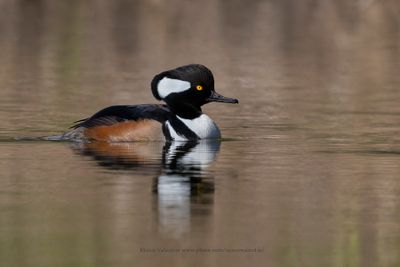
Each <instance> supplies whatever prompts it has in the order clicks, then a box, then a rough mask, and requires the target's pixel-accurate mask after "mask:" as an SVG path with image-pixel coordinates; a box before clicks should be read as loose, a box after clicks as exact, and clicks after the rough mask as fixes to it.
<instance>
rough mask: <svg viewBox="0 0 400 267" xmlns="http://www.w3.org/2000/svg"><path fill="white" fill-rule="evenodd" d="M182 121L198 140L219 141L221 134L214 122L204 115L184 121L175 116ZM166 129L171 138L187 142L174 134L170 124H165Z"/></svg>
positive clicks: (182, 137)
mask: <svg viewBox="0 0 400 267" xmlns="http://www.w3.org/2000/svg"><path fill="white" fill-rule="evenodd" d="M176 117H177V118H178V119H179V120H180V121H182V122H183V123H184V124H185V125H186V126H187V127H188V128H189V129H190V130H191V131H192V132H194V133H195V134H196V135H197V136H198V137H199V138H200V139H219V138H221V132H220V131H219V129H218V126H217V125H216V124H215V122H214V121H213V120H212V119H211V118H210V117H208V116H207V115H206V114H201V115H200V116H199V117H197V118H195V119H192V120H191V119H184V118H181V117H179V116H176ZM167 127H168V129H169V131H170V134H171V137H172V139H174V140H177V141H185V140H187V139H186V138H185V137H184V136H180V135H178V134H177V133H176V131H175V130H174V128H172V126H171V124H170V123H169V122H167Z"/></svg>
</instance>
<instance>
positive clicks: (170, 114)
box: [62, 64, 239, 142]
mask: <svg viewBox="0 0 400 267" xmlns="http://www.w3.org/2000/svg"><path fill="white" fill-rule="evenodd" d="M151 91H152V94H153V96H154V98H155V99H157V100H159V101H162V102H164V103H160V104H138V105H115V106H110V107H107V108H104V109H102V110H100V111H98V112H96V113H95V114H94V115H92V116H90V117H88V118H85V119H82V120H79V121H76V122H74V125H73V126H72V127H71V128H70V130H69V131H67V132H66V133H64V134H63V135H62V139H63V140H74V141H76V140H80V141H105V142H131V141H153V140H165V141H195V140H202V139H220V138H221V131H220V129H219V128H218V126H217V124H216V123H215V122H214V121H213V120H212V119H211V118H210V117H209V116H208V115H206V114H204V113H203V111H202V106H203V105H205V104H208V103H211V102H219V103H232V104H237V103H239V101H238V99H236V98H229V97H225V96H223V95H221V94H219V93H217V92H216V91H215V87H214V76H213V73H212V72H211V70H210V69H208V68H207V67H206V66H204V65H201V64H189V65H185V66H180V67H177V68H175V69H170V70H167V71H163V72H161V73H159V74H157V75H155V76H154V78H153V79H152V81H151Z"/></svg>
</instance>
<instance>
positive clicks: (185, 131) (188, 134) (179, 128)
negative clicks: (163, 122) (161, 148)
mask: <svg viewBox="0 0 400 267" xmlns="http://www.w3.org/2000/svg"><path fill="white" fill-rule="evenodd" d="M168 122H169V123H170V125H171V126H172V128H174V130H175V132H176V133H177V134H178V135H180V136H183V137H185V138H186V139H188V140H199V139H200V138H199V137H198V136H197V134H195V133H194V132H193V131H192V130H190V129H189V127H187V126H186V124H184V123H183V122H182V121H181V120H180V119H178V118H177V117H176V116H171V117H170V118H169V119H168ZM168 134H169V137H170V138H171V134H170V133H169V131H168Z"/></svg>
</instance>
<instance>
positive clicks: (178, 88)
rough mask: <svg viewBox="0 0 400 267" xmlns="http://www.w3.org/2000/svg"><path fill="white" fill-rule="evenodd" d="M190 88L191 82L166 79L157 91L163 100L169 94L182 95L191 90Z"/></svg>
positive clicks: (159, 84) (161, 82)
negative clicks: (181, 93)
mask: <svg viewBox="0 0 400 267" xmlns="http://www.w3.org/2000/svg"><path fill="white" fill-rule="evenodd" d="M190 87H191V84H190V82H187V81H182V80H178V79H171V78H168V77H164V78H162V79H161V80H160V81H159V82H158V85H157V90H158V95H159V96H160V97H161V98H166V97H167V96H168V95H169V94H172V93H180V92H183V91H186V90H188V89H190Z"/></svg>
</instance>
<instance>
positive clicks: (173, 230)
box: [72, 140, 220, 237]
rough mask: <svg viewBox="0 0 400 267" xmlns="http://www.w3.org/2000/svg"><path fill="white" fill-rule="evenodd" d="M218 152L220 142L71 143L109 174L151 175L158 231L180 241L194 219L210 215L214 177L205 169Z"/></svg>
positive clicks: (75, 149) (78, 151)
mask: <svg viewBox="0 0 400 267" xmlns="http://www.w3.org/2000/svg"><path fill="white" fill-rule="evenodd" d="M219 148H220V141H219V140H200V141H188V142H167V143H165V144H164V147H163V148H162V157H161V159H160V157H159V151H160V149H161V145H160V143H157V142H148V143H140V142H136V143H106V142H93V143H74V144H73V145H72V149H73V150H74V151H75V152H77V153H79V154H80V155H84V156H90V157H91V158H93V159H94V160H95V161H96V162H97V163H98V164H99V165H100V166H102V167H104V168H107V169H109V170H127V171H134V172H135V173H143V174H144V175H149V174H151V175H154V176H155V178H154V180H153V185H152V192H153V193H154V205H155V209H156V210H157V215H156V216H157V217H158V225H159V227H160V231H161V232H163V233H165V234H166V235H168V236H170V237H179V236H181V235H182V234H184V233H187V232H188V231H189V230H190V222H191V218H192V217H193V216H204V215H207V214H209V213H211V208H212V205H211V204H213V197H214V194H213V192H214V180H213V174H212V172H211V171H209V170H208V167H209V166H210V165H211V163H212V162H213V161H214V159H215V156H216V154H217V153H218V151H219Z"/></svg>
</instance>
